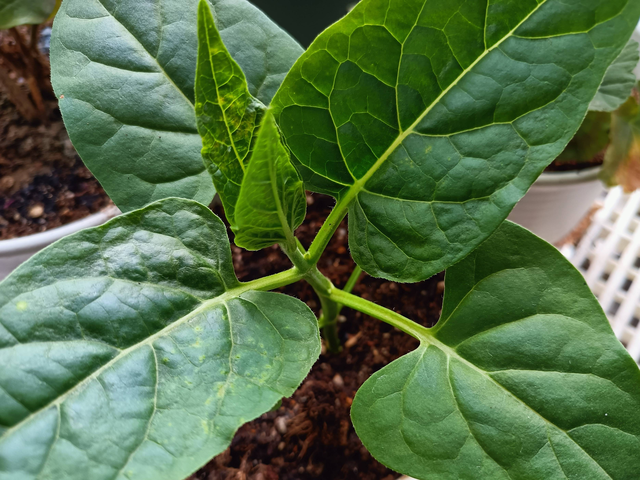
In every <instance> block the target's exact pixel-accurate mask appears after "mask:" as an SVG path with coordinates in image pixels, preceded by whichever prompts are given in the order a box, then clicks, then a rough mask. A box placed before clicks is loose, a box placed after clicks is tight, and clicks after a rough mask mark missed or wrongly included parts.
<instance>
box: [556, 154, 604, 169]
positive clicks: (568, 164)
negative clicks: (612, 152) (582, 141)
mask: <svg viewBox="0 0 640 480" xmlns="http://www.w3.org/2000/svg"><path fill="white" fill-rule="evenodd" d="M605 153H606V150H604V151H602V152H600V153H599V154H597V155H596V156H595V157H593V158H592V159H591V160H589V161H588V162H578V161H571V160H563V161H562V162H558V161H556V160H554V161H553V162H552V163H551V165H549V166H548V167H547V168H546V169H545V172H573V171H576V170H577V171H580V170H586V169H587V168H593V167H599V166H600V165H602V163H603V162H604V155H605Z"/></svg>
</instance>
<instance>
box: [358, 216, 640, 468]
mask: <svg viewBox="0 0 640 480" xmlns="http://www.w3.org/2000/svg"><path fill="white" fill-rule="evenodd" d="M444 302H445V303H444V306H443V311H442V318H441V320H440V323H438V324H437V325H436V327H434V329H433V331H432V332H431V333H432V334H433V336H431V335H429V334H425V338H424V341H423V342H422V344H421V346H420V347H419V348H418V349H417V350H416V351H414V352H412V353H410V354H408V355H406V356H404V357H402V358H401V359H399V360H396V361H395V362H393V363H392V364H390V365H389V366H387V367H385V368H383V369H382V370H380V371H379V372H377V373H376V374H374V375H373V376H372V377H371V378H370V379H369V380H367V382H365V384H364V385H363V387H362V388H361V389H360V391H359V392H358V393H357V395H356V397H355V399H354V402H353V407H352V410H351V414H352V419H353V422H354V425H355V428H356V431H357V433H358V435H359V437H360V438H361V439H362V441H363V443H364V444H365V446H366V447H367V448H368V449H369V451H370V452H371V453H372V454H373V455H374V456H375V457H376V458H377V459H378V460H379V461H381V462H382V463H384V464H385V465H387V466H389V467H390V468H393V469H395V470H398V471H399V472H403V473H406V474H408V475H411V476H414V477H416V478H418V479H425V480H426V479H428V480H439V479H460V480H477V479H481V478H483V479H484V478H487V479H489V478H490V479H492V480H493V479H496V480H498V479H514V480H515V479H518V480H519V479H536V480H537V479H545V480H554V479H567V478H571V479H576V480H577V479H580V480H591V479H630V478H635V476H636V475H637V472H638V471H640V470H639V469H640V372H639V371H638V367H637V365H636V364H635V362H634V361H633V360H632V358H631V357H630V356H629V355H628V353H627V352H626V350H625V349H624V347H623V346H622V345H621V344H620V342H619V341H618V340H617V339H616V337H615V335H614V334H613V332H612V330H611V327H610V326H609V323H608V321H607V318H606V316H605V315H604V313H603V312H602V309H601V308H600V306H599V304H598V302H597V300H596V299H595V297H594V296H593V294H592V293H591V292H590V290H589V288H588V287H587V286H586V284H585V282H584V279H583V278H582V276H581V274H580V273H579V272H578V271H577V270H576V269H575V268H574V267H573V266H572V265H571V264H570V263H569V262H568V261H567V260H566V259H564V257H562V255H561V254H560V253H559V252H558V251H557V250H555V249H554V247H552V246H551V245H549V244H547V243H546V242H544V241H543V240H541V239H539V238H537V237H536V236H535V235H533V234H532V233H530V232H528V231H526V230H524V229H523V228H521V227H519V226H517V225H515V224H512V223H510V222H505V224H504V225H503V226H501V227H500V228H499V230H497V231H496V233H495V234H494V235H493V236H491V237H490V238H489V239H488V240H487V241H486V242H485V243H483V244H482V245H481V246H480V247H479V248H478V249H477V250H476V251H474V252H473V253H472V254H471V255H469V256H468V257H467V258H465V259H464V260H463V261H462V262H460V263H459V264H457V265H455V266H454V267H452V268H451V269H449V270H448V272H447V278H446V290H445V300H444Z"/></svg>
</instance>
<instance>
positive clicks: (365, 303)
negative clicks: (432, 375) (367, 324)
mask: <svg viewBox="0 0 640 480" xmlns="http://www.w3.org/2000/svg"><path fill="white" fill-rule="evenodd" d="M330 298H331V299H332V300H333V301H335V302H336V303H339V304H341V305H344V306H346V307H349V308H353V309H354V310H358V311H360V312H362V313H366V314H367V315H371V316H372V317H374V318H377V319H378V320H382V321H383V322H385V323H388V324H389V325H391V326H393V327H396V328H397V329H398V330H401V331H403V332H404V333H407V334H409V335H411V336H412V337H414V338H417V339H418V340H420V341H421V342H422V341H428V338H430V337H431V336H432V335H431V332H429V329H428V328H426V327H423V326H422V325H419V324H417V323H415V322H414V321H413V320H409V319H408V318H407V317H404V316H402V315H400V314H399V313H396V312H394V311H392V310H389V309H388V308H385V307H382V306H380V305H377V304H375V303H373V302H370V301H369V300H365V299H364V298H361V297H357V296H355V295H352V294H351V293H347V292H345V291H344V290H339V289H333V290H332V291H331V295H330Z"/></svg>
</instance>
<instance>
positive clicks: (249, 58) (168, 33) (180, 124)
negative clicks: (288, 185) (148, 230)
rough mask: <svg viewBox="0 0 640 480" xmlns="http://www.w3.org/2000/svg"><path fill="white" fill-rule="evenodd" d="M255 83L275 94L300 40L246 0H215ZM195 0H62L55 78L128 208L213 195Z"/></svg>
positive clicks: (83, 137)
mask: <svg viewBox="0 0 640 480" xmlns="http://www.w3.org/2000/svg"><path fill="white" fill-rule="evenodd" d="M209 3H210V4H211V6H212V7H213V10H214V14H215V16H216V20H217V22H218V26H219V28H220V31H221V35H222V38H223V40H224V41H225V43H226V45H227V47H228V48H229V51H230V52H231V55H232V56H233V58H234V59H235V60H236V61H237V62H238V63H239V64H240V66H241V67H242V68H243V70H244V73H245V75H246V76H247V79H248V81H249V87H250V88H249V90H250V92H251V93H252V95H254V96H255V97H256V98H258V99H260V101H262V102H263V103H269V102H270V101H271V96H272V95H273V93H274V92H275V90H276V89H277V87H278V86H279V85H280V82H281V81H282V79H283V78H284V75H285V74H286V72H288V71H289V68H290V67H291V65H292V64H293V62H294V61H295V60H296V58H298V56H299V55H300V54H301V53H302V49H301V47H300V46H299V45H298V44H297V43H296V42H295V41H294V40H293V39H291V37H289V36H288V35H287V34H286V33H285V32H283V31H282V30H281V29H280V28H279V27H277V26H276V25H275V24H274V23H273V22H271V21H270V20H269V19H268V18H267V17H266V16H265V15H264V14H263V13H262V12H260V11H259V10H258V9H256V8H255V7H253V6H252V5H251V4H249V3H248V2H246V1H245V0H209ZM197 10H198V0H180V1H175V0H120V1H117V2H116V1H114V0H65V1H64V2H63V5H62V7H61V9H60V12H59V13H58V15H57V17H56V21H55V24H54V31H53V38H52V46H51V61H52V79H53V85H54V88H55V91H56V93H57V95H58V97H59V98H60V108H61V110H62V114H63V117H64V120H65V124H66V127H67V130H68V131H69V135H70V137H71V140H72V142H73V144H74V146H75V147H76V149H77V150H78V153H79V154H80V156H81V157H82V159H83V160H84V161H85V163H86V164H87V165H88V167H89V168H90V169H91V171H92V172H93V173H94V175H95V176H96V177H97V178H98V180H100V182H101V183H102V185H103V186H104V187H105V189H106V191H107V193H108V194H109V196H111V198H112V199H113V200H114V201H115V202H116V204H117V205H118V206H119V207H120V208H121V209H122V210H124V211H128V210H132V209H135V208H139V207H142V206H143V205H146V204H147V203H149V202H151V201H154V200H158V199H161V198H166V197H171V196H175V197H184V198H190V199H195V200H198V201H201V202H203V203H208V202H209V201H211V199H212V198H213V195H214V193H215V190H214V188H213V185H212V184H211V178H210V176H209V174H208V173H207V172H206V171H205V166H204V164H203V162H202V156H201V153H200V150H201V149H202V141H201V139H200V135H199V134H198V129H197V125H196V115H195V98H194V83H195V80H194V79H195V71H196V60H197V46H198V38H197Z"/></svg>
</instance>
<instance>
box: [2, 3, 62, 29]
mask: <svg viewBox="0 0 640 480" xmlns="http://www.w3.org/2000/svg"><path fill="white" fill-rule="evenodd" d="M55 8H56V0H0V30H5V29H8V28H13V27H17V26H18V25H39V24H41V23H42V22H44V21H45V20H46V19H47V18H49V16H50V15H51V14H52V13H53V10H54V9H55Z"/></svg>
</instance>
